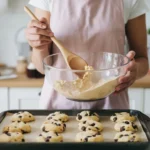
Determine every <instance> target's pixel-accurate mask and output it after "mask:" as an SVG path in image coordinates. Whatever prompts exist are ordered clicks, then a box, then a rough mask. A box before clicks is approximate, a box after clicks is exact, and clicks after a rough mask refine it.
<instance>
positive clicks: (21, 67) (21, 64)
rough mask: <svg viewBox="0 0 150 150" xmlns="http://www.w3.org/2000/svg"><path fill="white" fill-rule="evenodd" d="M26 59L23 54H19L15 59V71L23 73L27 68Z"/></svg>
mask: <svg viewBox="0 0 150 150" xmlns="http://www.w3.org/2000/svg"><path fill="white" fill-rule="evenodd" d="M27 65H28V62H27V59H26V57H24V56H19V57H18V60H17V66H16V71H17V73H18V74H25V73H26V70H27Z"/></svg>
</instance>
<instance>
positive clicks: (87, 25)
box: [26, 0, 148, 109]
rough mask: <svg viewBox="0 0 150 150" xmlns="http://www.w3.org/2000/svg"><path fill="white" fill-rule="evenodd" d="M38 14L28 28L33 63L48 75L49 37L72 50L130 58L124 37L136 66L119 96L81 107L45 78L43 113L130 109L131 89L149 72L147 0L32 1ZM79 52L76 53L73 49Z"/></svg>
mask: <svg viewBox="0 0 150 150" xmlns="http://www.w3.org/2000/svg"><path fill="white" fill-rule="evenodd" d="M30 4H31V5H33V6H35V7H36V9H35V15H36V16H37V17H38V18H39V19H40V21H35V20H32V21H31V22H30V23H29V24H28V27H27V30H26V37H27V39H28V41H29V44H30V45H31V46H32V48H33V55H32V60H33V62H34V64H35V66H36V68H37V69H38V70H39V71H40V72H41V73H43V65H42V60H43V58H44V57H46V56H48V55H49V54H50V53H52V52H53V53H56V52H58V51H59V50H58V49H57V47H56V46H54V47H53V49H51V44H52V42H51V40H50V37H51V36H53V33H54V34H55V36H56V37H57V38H58V39H59V40H60V41H61V42H62V43H63V44H64V45H65V47H67V48H68V49H70V50H72V51H74V52H75V53H77V52H78V51H79V50H82V51H87V52H88V51H93V52H94V51H98V50H106V51H107V52H114V53H120V54H123V55H124V54H125V52H124V47H126V44H125V37H127V40H128V43H129V50H128V53H127V56H128V57H129V58H130V60H131V62H130V63H129V65H128V66H127V70H128V73H127V74H126V76H124V77H121V78H120V79H119V85H118V86H117V87H116V93H115V94H112V95H111V96H109V97H107V98H106V99H105V100H103V101H99V102H92V103H88V102H86V103H78V102H72V101H69V100H67V99H66V98H65V97H63V96H61V95H59V94H58V93H57V92H55V91H54V90H53V89H52V88H51V87H50V85H49V84H48V81H47V80H46V79H45V81H44V85H43V90H42V95H41V101H40V108H41V109H115V108H116V109H127V108H129V101H128V95H127V88H128V87H129V86H130V85H132V84H133V82H134V81H135V80H137V79H139V78H141V77H143V76H144V75H146V73H147V71H148V58H147V38H146V35H147V34H146V25H145V24H146V23H145V13H146V12H147V11H148V7H147V5H146V0H142V1H141V0H80V1H78V0H30ZM73 49H74V50H73Z"/></svg>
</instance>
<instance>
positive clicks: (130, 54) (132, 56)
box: [126, 51, 136, 60]
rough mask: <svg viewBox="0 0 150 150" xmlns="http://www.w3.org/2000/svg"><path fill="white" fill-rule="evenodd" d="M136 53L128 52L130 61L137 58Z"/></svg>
mask: <svg viewBox="0 0 150 150" xmlns="http://www.w3.org/2000/svg"><path fill="white" fill-rule="evenodd" d="M135 55H136V53H135V52H134V51H130V52H128V54H127V55H126V56H127V57H128V58H129V59H130V60H133V59H134V57H135Z"/></svg>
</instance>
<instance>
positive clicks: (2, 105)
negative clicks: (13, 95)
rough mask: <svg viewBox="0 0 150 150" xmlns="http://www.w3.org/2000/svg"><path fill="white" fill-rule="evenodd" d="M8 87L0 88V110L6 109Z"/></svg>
mask: <svg viewBox="0 0 150 150" xmlns="http://www.w3.org/2000/svg"><path fill="white" fill-rule="evenodd" d="M8 102H9V101H8V88H0V112H2V111H5V110H8V109H9V104H8Z"/></svg>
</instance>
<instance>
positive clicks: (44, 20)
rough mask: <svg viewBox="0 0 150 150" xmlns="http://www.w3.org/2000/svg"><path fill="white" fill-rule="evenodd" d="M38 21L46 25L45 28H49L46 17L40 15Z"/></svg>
mask: <svg viewBox="0 0 150 150" xmlns="http://www.w3.org/2000/svg"><path fill="white" fill-rule="evenodd" d="M39 21H40V22H42V23H44V24H45V25H46V28H49V25H48V20H47V19H46V18H44V17H42V18H41V19H39Z"/></svg>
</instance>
